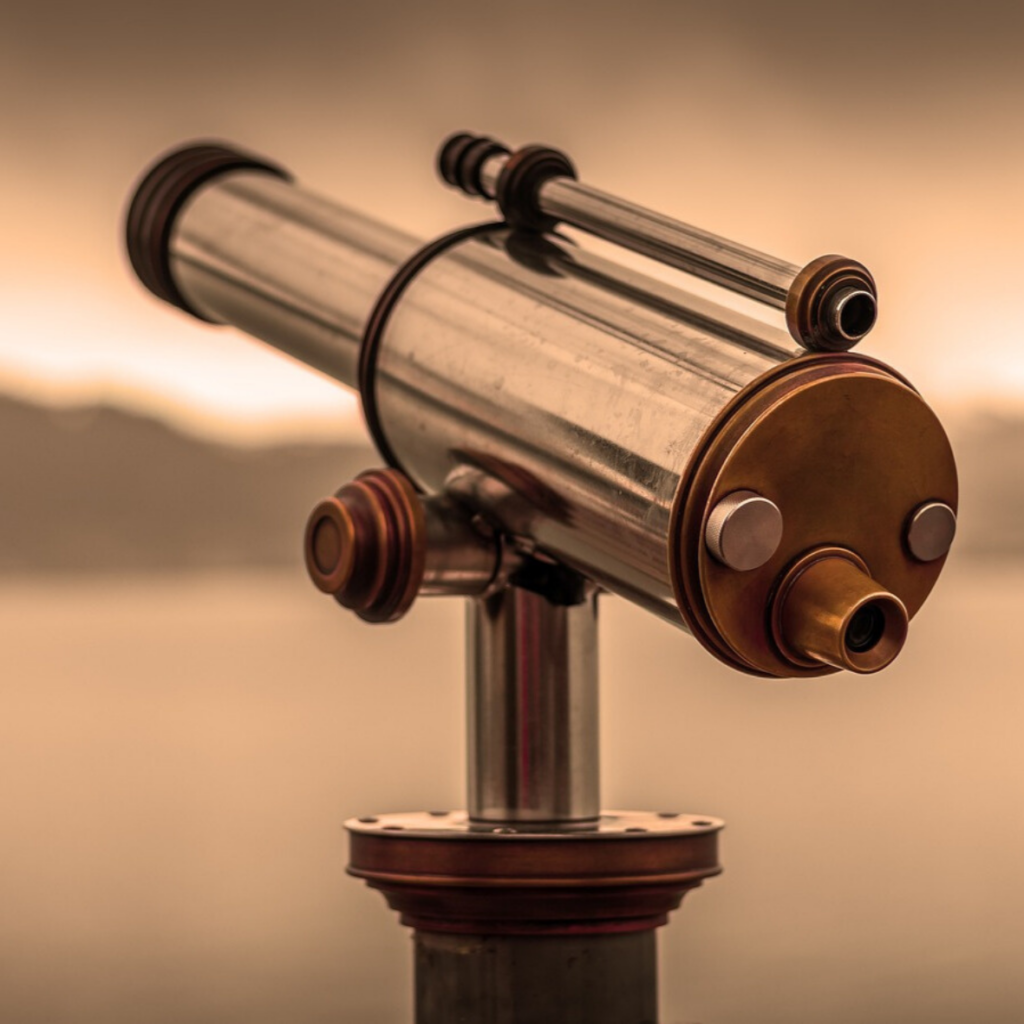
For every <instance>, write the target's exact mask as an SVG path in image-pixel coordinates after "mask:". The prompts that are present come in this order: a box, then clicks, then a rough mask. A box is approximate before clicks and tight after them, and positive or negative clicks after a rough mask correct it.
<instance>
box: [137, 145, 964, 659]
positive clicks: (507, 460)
mask: <svg viewBox="0 0 1024 1024" xmlns="http://www.w3.org/2000/svg"><path fill="white" fill-rule="evenodd" d="M195 148H196V147H189V148H187V149H185V150H181V151H178V152H176V153H174V154H171V155H170V156H169V157H166V158H165V159H164V160H163V161H161V162H160V163H158V164H157V165H156V167H155V168H154V169H152V170H151V172H150V173H149V175H148V176H147V177H146V178H145V180H144V181H143V183H142V185H141V186H140V188H139V190H138V192H137V194H136V197H135V199H134V201H133V204H132V208H131V210H130V212H129V217H128V249H129V254H130V255H131V257H132V262H133V265H134V266H135V267H136V269H137V270H138V271H139V276H140V277H141V278H142V279H143V281H144V282H145V283H147V284H148V285H149V286H150V288H151V290H153V291H154V292H155V293H156V294H158V295H159V296H160V297H161V298H164V299H166V300H168V301H171V302H174V303H175V304H176V305H179V306H181V307H182V308H185V309H186V310H188V311H190V312H192V313H194V314H196V315H198V316H200V317H201V318H204V319H207V320H210V321H214V322H218V323H224V324H232V325H234V326H236V327H238V328H240V329H242V330H243V331H246V332H247V333H249V334H252V335H254V336H255V337H257V338H261V339H262V340H264V341H266V342H268V343H269V344H271V345H273V346H274V347H276V348H278V349H280V350H281V351H283V352H285V353H287V354H289V355H291V356H293V357H295V358H297V359H300V360H301V361H303V362H304V363H306V364H308V365H309V366H312V367H314V368H316V369H318V370H320V371H322V372H324V373H326V374H328V375H329V376H331V377H333V378H334V379H336V380H338V381H340V382H341V383H343V384H346V385H347V386H350V387H356V386H358V387H359V389H360V392H361V395H362V399H363V406H364V411H365V412H366V414H367V419H368V421H369V423H370V425H371V428H372V430H373V432H374V436H375V439H376V440H377V441H378V445H379V446H380V447H381V449H382V451H383V452H385V454H386V456H387V457H388V460H389V461H390V462H391V463H392V465H394V466H395V467H396V468H399V469H401V470H402V471H404V472H405V473H406V474H407V475H408V476H409V477H410V478H411V480H412V481H413V483H414V484H415V485H416V486H417V487H418V488H419V489H420V490H421V491H423V492H425V493H427V494H438V493H445V494H448V495H449V496H450V497H452V498H453V499H454V500H456V501H458V502H460V503H463V504H465V505H466V506H467V507H468V508H470V509H471V510H472V511H473V512H474V513H475V514H478V515H480V516H482V517H483V518H484V519H486V520H487V521H488V522H489V523H490V524H491V525H492V526H493V527H495V528H497V529H498V530H500V531H501V533H502V534H503V535H505V536H506V537H507V538H509V541H510V542H511V543H512V544H514V545H515V546H516V547H517V548H518V549H519V550H520V551H522V552H525V553H528V554H535V555H536V556H537V557H540V558H547V559H553V560H555V561H557V562H559V563H561V564H562V565H564V566H566V567H568V568H569V569H572V570H575V571H576V572H578V573H580V574H582V575H583V576H585V577H586V578H588V579H590V580H593V581H594V582H595V583H597V584H598V585H599V586H600V587H602V588H604V589H606V590H609V591H612V592H615V593H618V594H620V595H622V596H624V597H626V598H627V599H629V600H631V601H634V602H635V603H637V604H639V605H640V606H642V607H644V608H646V609H648V610H650V611H652V612H654V613H655V614H658V615H659V616H661V617H663V618H665V619H667V620H669V621H671V622H673V623H674V624H676V625H679V626H682V627H683V628H685V629H688V630H689V631H691V632H692V633H694V635H695V636H697V638H698V639H699V640H700V641H701V642H702V643H703V644H704V645H705V646H706V647H707V648H708V649H709V650H711V651H712V652H713V653H714V654H715V655H716V656H718V657H719V658H721V659H722V660H724V661H726V662H727V663H729V664H731V665H733V666H734V667H737V668H740V669H742V670H744V671H748V672H753V673H756V674H762V675H774V676H786V675H813V674H819V673H822V672H826V671H834V670H835V668H837V667H845V668H851V669H853V670H855V671H874V670H875V669H877V668H880V667H883V664H887V663H888V661H890V660H891V659H892V657H895V654H896V653H897V652H898V650H899V646H900V643H901V642H902V632H901V630H902V631H903V632H905V619H904V620H903V622H902V625H901V623H900V621H898V619H899V616H898V615H897V614H896V613H895V612H893V611H892V609H897V608H898V609H905V614H906V616H908V617H909V616H912V615H913V614H915V613H916V611H917V609H918V608H919V607H920V605H921V604H922V603H923V601H924V599H925V597H926V596H927V594H928V592H929V591H930V589H931V587H932V586H933V584H934V582H935V580H936V579H937V577H938V573H939V571H940V569H941V566H942V563H943V560H944V558H943V556H944V554H945V551H944V550H942V551H941V552H939V553H937V554H935V555H934V557H932V554H931V552H929V557H928V558H927V559H922V558H920V557H917V556H915V555H914V554H913V552H912V551H911V550H910V548H909V547H908V543H907V539H906V532H907V525H906V524H907V523H909V522H912V521H915V522H916V520H914V519H913V517H914V513H915V511H916V510H919V509H921V508H923V507H925V506H927V505H929V503H932V504H935V503H938V504H940V505H942V506H943V507H944V508H946V510H947V512H948V514H949V515H950V516H953V515H954V513H955V508H956V473H955V467H954V465H953V461H952V453H951V451H950V449H949V445H948V441H947V440H946V438H945V434H944V433H943V431H942V429H941V426H940V425H939V424H938V421H937V420H936V419H935V417H934V415H933V414H932V413H931V411H930V410H929V409H928V407H927V405H925V403H924V402H923V401H922V400H921V399H920V396H918V395H917V393H916V392H915V391H914V390H913V389H912V388H911V387H910V386H909V385H908V384H907V383H906V382H905V381H904V380H903V379H902V378H900V377H899V376H898V375H897V374H895V373H894V372H893V371H891V370H889V369H888V368H887V367H885V366H883V365H882V364H880V363H878V362H876V361H875V360H871V359H868V358H866V357H860V356H854V355H851V354H849V353H816V354H805V355H802V356H801V357H799V358H794V351H793V345H792V343H791V341H790V339H789V338H788V336H787V335H786V334H784V333H783V332H782V331H778V330H773V329H771V328H768V327H766V326H764V325H762V324H760V323H759V322H757V321H754V320H752V319H750V318H746V317H743V316H741V315H740V314H737V313H732V312H728V311H726V310H724V309H722V308H721V307H718V306H716V305H715V304H714V303H709V302H707V301H706V300H698V299H696V298H694V297H693V296H691V295H688V294H687V293H686V292H683V291H681V290H679V289H677V288H674V287H672V286H670V285H668V284H665V283H662V282H660V281H656V280H653V279H651V278H649V277H647V276H646V275H643V274H640V273H638V272H635V271H633V270H629V269H627V268H624V267H622V266H620V265H618V264H616V263H614V262H612V261H611V260H608V259H604V258H602V257H600V256H597V255H595V254H593V253H589V252H587V251H586V250H585V249H583V248H582V247H579V246H576V245H573V244H571V243H568V242H566V241H564V240H562V239H559V238H557V237H553V236H550V235H544V234H542V233H539V232H537V231H527V230H517V229H516V228H514V227H512V226H509V225H507V224H505V225H490V226H483V227H481V228H479V229H475V230H470V231H465V232H459V233H455V234H453V235H451V236H448V237H446V238H445V239H442V240H440V241H439V242H437V243H433V244H432V245H431V246H429V247H427V248H425V249H419V248H418V247H417V243H416V241H415V240H414V239H413V238H411V237H410V236H408V235H406V234H404V233H402V232H399V231H396V230H394V229H392V228H389V227H386V226H384V225H382V224H379V223H377V222H376V221H373V220H371V219H369V218H367V217H364V216H362V215H360V214H357V213H354V212H352V211H349V210H346V209H344V208H343V207H340V206H338V205H336V204H334V203H332V202H329V201H326V200H324V199H321V198H318V197H315V196H313V195H310V194H309V193H307V192H305V191H303V190H302V189H300V188H299V187H297V186H296V185H294V184H292V183H291V182H290V180H288V178H287V177H286V176H285V175H284V174H283V173H282V172H279V171H277V170H276V169H274V168H272V167H270V165H266V164H263V163H261V162H259V161H256V160H253V161H252V162H251V163H249V164H244V163H243V164H239V162H238V159H237V154H235V158H234V159H233V160H232V159H228V158H227V157H222V164H221V166H220V168H219V169H217V170H215V171H214V172H213V173H210V174H208V175H206V176H205V177H202V176H201V175H197V174H196V173H194V172H193V173H184V172H182V171H181V168H182V167H183V166H184V167H186V168H188V167H192V166H193V164H194V163H195V160H194V158H190V157H189V153H191V152H192V151H193V150H194V149H195ZM207 148H209V147H207ZM223 152H224V153H234V152H235V151H231V150H223ZM190 159H191V161H192V162H191V163H190ZM207 163H209V161H207ZM197 178H198V179H200V180H197ZM488 180H490V179H488ZM154 181H155V182H156V184H155V185H154ZM161 245H162V248H161ZM158 257H159V258H158ZM161 259H162V260H163V263H161V262H160V260H161ZM154 267H155V268H156V270H154ZM157 271H159V272H157ZM154 281H156V282H157V285H158V286H157V287H154V284H153V282H154ZM168 281H169V282H170V283H171V285H172V286H173V287H167V282H168ZM161 283H162V287H161V286H160V285H161ZM736 495H740V496H741V500H737V499H736V497H735V496H736ZM918 518H920V517H918ZM946 546H947V547H948V544H947V545H946ZM917 547H918V550H921V549H922V548H921V545H918V546H917ZM825 554H828V555H829V556H830V557H829V560H828V561H826V562H825V563H824V568H821V567H818V568H814V570H813V573H812V575H811V576H808V577H807V579H811V578H812V577H813V579H814V581H815V583H814V587H813V588H809V587H808V586H806V585H804V584H803V583H801V582H800V579H799V577H800V574H801V573H803V572H805V571H810V569H809V567H810V566H811V565H812V564H813V565H817V563H818V562H819V561H821V559H822V558H824V557H825ZM843 559H846V560H847V561H848V562H849V563H850V564H851V565H853V566H855V567H856V570H857V572H859V573H861V574H862V576H863V579H864V581H865V582H863V585H860V584H858V586H859V587H860V589H857V588H852V589H851V586H850V585H847V583H846V582H844V581H846V580H848V579H849V578H851V576H850V573H849V572H846V573H845V574H844V572H842V571H840V570H841V569H843V567H844V566H845V565H846V564H847V563H846V562H844V561H843ZM857 579H860V577H857ZM878 581H881V583H879V582H878ZM783 584H784V585H783ZM882 584H884V586H883V585H882ZM855 590H856V594H857V595H863V594H867V595H876V597H871V601H874V600H876V599H877V601H878V602H881V603H884V604H885V608H886V609H888V611H887V612H886V615H883V616H882V620H883V621H884V623H886V624H888V625H886V626H885V630H883V632H885V631H886V630H887V631H888V633H887V636H886V637H882V636H879V637H874V638H873V639H872V645H874V644H875V643H877V645H878V650H879V651H883V650H884V651H886V652H888V653H887V655H886V657H885V658H881V657H879V656H877V652H876V654H875V655H872V656H870V657H869V656H868V655H867V654H865V653H864V652H863V651H862V650H861V649H860V648H857V650H856V651H855V650H854V649H853V648H849V650H847V646H848V645H846V638H847V635H848V631H849V629H850V624H851V617H852V616H854V615H855V613H859V614H860V616H861V618H860V619H858V622H860V621H862V620H865V619H864V617H865V616H867V617H870V616H871V615H872V614H873V611H872V609H871V608H870V607H869V608H868V610H867V611H863V608H862V606H863V605H864V604H865V601H867V600H868V599H867V598H863V599H862V597H861V596H850V595H854V591H855ZM780 594H781V595H783V597H782V598H780V597H779V595H780ZM785 595H793V596H792V597H791V598H788V597H786V596H785ZM886 595H894V596H895V598H896V600H895V601H892V602H889V601H888V597H887V596H886ZM782 600H791V601H792V602H793V603H792V605H791V607H789V608H788V609H787V608H782V607H779V602H780V601H782ZM886 602H888V603H886ZM869 604H870V602H869ZM796 608H799V609H802V610H801V611H800V612H799V614H796V613H794V611H793V609H796ZM879 614H880V615H881V612H879ZM808 618H814V619H815V621H816V625H815V627H814V628H810V627H809V626H808ZM818 620H820V621H818ZM865 621H866V620H865ZM872 621H873V620H872ZM849 635H850V636H854V635H856V636H858V637H859V636H860V633H859V632H857V630H854V631H853V632H852V633H849ZM896 635H899V642H889V641H891V640H892V637H893V636H896ZM809 637H813V642H812V641H811V640H809V639H807V638H809ZM870 637H873V634H870ZM870 637H869V638H870ZM883 641H885V642H883ZM861 642H862V641H861V640H858V641H857V643H861ZM823 652H826V653H823ZM837 652H838V653H837ZM847 655H849V656H847ZM854 655H856V656H854Z"/></svg>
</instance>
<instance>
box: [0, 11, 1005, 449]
mask: <svg viewBox="0 0 1024 1024" xmlns="http://www.w3.org/2000/svg"><path fill="white" fill-rule="evenodd" d="M691 8H692V9H691ZM1022 52H1024V5H1019V4H990V3H984V2H982V3H978V2H975V3H971V4H958V5H955V6H954V5H950V4H946V5H923V4H905V5H899V4H896V3H891V2H890V3H886V4H871V3H866V4H865V3H859V4H857V5H853V6H851V5H839V4H807V3H804V4H794V3H771V4H766V3H761V2H756V0H750V2H748V3H743V4H729V3H722V4H701V5H697V4H693V5H689V4H686V3H681V2H663V3H643V2H633V3H628V4H626V3H624V4H609V3H602V2H589V3H578V4H567V3H562V4H558V3H532V2H525V3H524V2H520V3H516V4H506V5H502V6H500V7H499V6H498V5H493V6H491V5H487V4H482V3H479V2H478V3H474V4H469V3H460V4H452V3H415V2H411V0H409V2H403V3H386V2H374V3H366V4H362V5H356V4H346V3H338V2H336V3H324V2H312V0H294V2H292V3H289V4H280V3H274V4H269V3H261V2H253V0H248V2H245V3H238V2H234V0H232V2H224V0H207V2H205V3H202V4H198V3H182V2H179V3H176V4H173V5H171V4H161V5H146V4H142V3H139V2H138V0H132V2H125V0H96V2H93V3H90V4H78V3H70V2H64V3H58V4H49V5H43V4H31V5H30V4H27V3H22V4H18V5H11V4H8V5H6V6H5V9H4V11H3V13H2V14H0V95H3V97H4V100H3V103H2V104H0V185H2V190H0V225H2V233H3V235H2V237H3V244H2V245H0V388H5V389H7V390H13V391H16V392H18V393H22V394H29V395H32V396H35V397H41V398H49V399H53V400H68V399H72V398H96V397H106V398H112V399H114V400H118V401H122V402H126V403H128V404H131V405H135V406H137V407H138V406H141V407H144V408H148V409H154V410H157V411H160V412H162V413H164V414H167V415H171V416H173V417H175V418H176V419H178V420H179V422H184V423H185V424H186V425H188V426H190V427H192V428H195V429H200V430H203V431H207V432H213V433H215V434H220V435H228V436H241V435H248V436H260V437H264V436H273V435H283V434H287V433H292V434H294V433H296V432H299V433H302V432H306V431H309V430H311V429H317V430H320V431H321V432H322V431H323V430H331V431H345V430H356V431H357V430H359V429H360V428H359V426H358V420H357V418H356V417H355V415H354V404H353V403H352V401H351V399H350V398H348V397H347V396H345V395H344V394H343V393H342V392H341V391H340V390H339V389H338V388H337V387H336V386H334V385H331V384H328V383H326V382H324V381H321V380H319V379H317V378H316V377H315V376H314V375H313V374H312V373H310V372H308V371H305V370H303V369H301V368H297V367H293V366H291V365H289V364H288V363H286V362H285V361H284V360H283V359H282V358H281V357H279V356H276V355H275V354H273V353H269V352H265V351H263V350H261V349H260V348H259V346H257V345H256V344H255V343H251V342H248V341H246V340H244V339H242V338H241V337H240V336H238V335H236V334H234V333H233V332H231V331H228V330H212V329H209V328H203V327H202V326H200V325H198V324H195V323H193V322H191V321H189V320H188V319H186V318H184V317H182V316H179V315H178V314H176V313H174V312H173V311H172V310H170V309H169V308H167V307H161V306H160V305H159V304H157V303H155V302H153V301H150V300H149V299H148V298H147V297H146V296H145V295H144V294H143V293H142V291H141V289H140V288H139V287H137V286H136V285H135V283H134V282H133V280H131V279H130V277H129V275H128V274H127V273H126V271H125V268H124V266H123V262H122V258H121V254H120V251H119V250H120V245H119V242H120V239H119V229H120V218H121V213H122V205H123V202H124V198H125V197H126V195H127V194H128V192H129V190H130V188H131V185H132V181H133V179H134V178H135V177H136V176H137V175H138V173H139V172H140V171H141V170H142V168H143V167H144V166H145V165H146V164H147V163H148V162H149V161H150V160H151V159H152V158H153V156H154V155H156V154H157V153H158V152H160V151H161V150H163V149H165V148H167V147H169V146H171V145H174V144H176V143H178V142H180V141H183V140H186V139H189V138H192V137H196V136H221V137H224V138H227V139H231V140H234V141H237V142H241V143H244V144H245V145H247V146H248V147H250V148H253V149H256V150H257V151H262V152H264V153H266V154H267V155H269V156H272V157H274V158H276V159H278V160H280V161H282V162H283V163H285V164H286V165H288V166H289V167H290V168H291V169H292V170H293V171H294V172H295V174H296V176H297V177H298V178H299V179H300V180H301V181H303V182H304V183H305V184H307V185H309V186H311V187H315V188H316V189H318V190H321V191H324V192H327V193H330V194H332V195H334V196H335V197H337V198H338V199H340V200H341V201H343V202H347V203H349V204H351V205H353V206H357V207H360V208H362V209H364V210H367V211H370V212H372V213H374V214H376V215H378V216H379V217H381V218H383V219H386V220H390V221H392V222H394V223H396V224H398V225H400V226H402V227H405V228H408V229H410V230H414V231H416V232H418V233H420V234H422V235H427V234H430V233H438V232H440V231H442V230H444V229H446V228H447V227H449V226H451V225H454V224H457V223H459V222H460V221H464V220H469V219H471V218H473V217H476V216H478V214H479V210H478V209H475V208H474V207H473V206H472V205H471V204H469V203H468V202H467V201H465V200H461V199H460V198H458V197H457V196H455V195H454V194H451V193H448V192H446V191H444V190H443V189H442V188H441V187H440V186H439V185H438V184H437V183H436V182H435V180H434V177H433V171H432V161H433V153H434V149H435V147H436V145H437V142H438V141H439V140H440V139H441V138H443V137H444V136H445V135H446V134H448V133H449V132H450V131H452V130H454V129H459V128H471V129H475V130H481V131H487V132H490V133H492V134H495V135H497V136H499V137H504V138H506V139H507V140H508V141H510V142H513V143H519V142H524V141H532V140H542V141H547V142H551V143H553V144H555V145H559V146H561V147H563V148H565V149H567V150H568V151H570V152H571V153H572V154H573V156H574V157H575V159H576V162H577V165H578V167H579V168H580V169H581V176H582V177H583V178H584V180H587V181H589V182H591V183H593V184H596V185H598V186H601V187H604V188H606V189H608V190H610V191H617V192H620V193H622V194H624V195H627V196H629V197H630V198H633V199H636V200H638V201H641V202H643V203H645V204H647V205H650V206H653V207H656V208H660V209H663V210H666V211H668V212H671V213H673V214H675V215H677V216H679V217H681V218H683V219H686V220H690V221H691V222H693V223H696V224H699V225H701V226H704V227H707V228H710V229H712V230H715V231H718V232H719V233H722V234H725V235H727V236H732V237H735V238H737V239H739V240H741V241H744V242H746V243H748V244H751V245H755V246H757V247H760V248H762V249H764V250H766V251H768V252H771V253H775V254H777V255H780V256H783V257H785V258H788V259H790V260H792V261H793V262H804V261H805V260H807V259H810V258H811V257H813V256H816V255H819V254H820V253H823V252H830V251H839V252H844V253H847V254H849V255H852V256H855V257H857V258H859V259H861V260H863V261H864V262H865V263H866V264H867V265H868V266H869V267H870V268H871V269H872V270H873V272H874V273H875V276H876V278H877V279H878V280H879V283H880V289H881V302H882V307H881V322H880V325H879V327H878V328H877V329H876V331H875V333H874V334H873V335H872V337H871V339H870V340H869V342H868V343H867V345H866V346H865V350H866V351H870V352H872V353H874V354H877V355H879V356H881V357H882V358H884V359H887V360H889V361H891V362H893V363H895V364H896V365H897V366H898V367H899V368H900V369H902V370H904V371H905V372H906V373H907V374H908V375H909V376H910V377H911V378H912V379H913V380H914V381H915V382H916V383H917V384H918V385H919V386H920V387H921V388H922V390H924V391H925V393H926V394H927V395H928V396H929V397H930V398H932V399H933V400H935V401H936V402H938V403H939V404H940V405H943V406H945V407H947V408H952V407H954V406H965V405H969V406H970V405H974V406H976V405H983V406H985V407H992V406H995V405H998V406H1011V407H1017V406H1021V407H1024V345H1022V341H1024V326H1022V322H1021V317H1020V313H1019V310H1018V308H1017V306H1018V302H1019V299H1018V294H1019V288H1018V287H1017V279H1018V275H1019V273H1020V269H1019V268H1020V264H1021V262H1022V261H1021V257H1020V254H1019V251H1018V250H1019V240H1020V238H1021V237H1022V235H1024V206H1022V204H1021V203H1020V201H1019V198H1018V197H1019V192H1020V182H1021V181H1022V180H1024V131H1022V130H1021V124H1020V111H1021V109H1022V100H1024V61H1022V60H1021V56H1020V55H1021V53H1022Z"/></svg>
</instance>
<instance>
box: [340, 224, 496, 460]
mask: <svg viewBox="0 0 1024 1024" xmlns="http://www.w3.org/2000/svg"><path fill="white" fill-rule="evenodd" d="M506 226H507V225H506V224H505V223H504V222H503V221H488V222H487V223H484V224H472V225H470V226H469V227H465V228H459V229H458V230H457V231H452V232H449V233H448V234H447V235H443V236H442V237H441V238H437V239H435V240H434V241H433V242H429V243H428V244H427V245H425V246H423V248H422V249H420V250H418V251H417V252H415V253H413V255H412V256H410V257H409V259H407V260H406V261H405V263H403V264H402V265H401V266H400V267H399V268H398V270H397V271H395V274H394V276H393V277H392V278H391V280H390V281H389V282H388V284H387V287H386V288H385V289H384V291H383V292H381V294H380V298H379V299H377V302H376V304H375V305H374V307H373V312H372V313H371V314H370V318H369V320H367V321H366V330H364V331H363V339H362V343H361V344H360V346H359V395H360V398H361V399H362V407H363V418H364V419H365V420H366V426H367V429H368V430H369V431H370V436H371V437H372V438H373V443H374V444H375V445H376V446H377V451H378V452H380V454H381V457H382V458H383V459H384V461H385V462H386V463H387V464H388V465H389V466H391V467H392V468H393V469H397V470H401V471H402V472H403V473H404V472H405V470H404V469H403V468H402V464H401V462H399V460H398V456H397V455H395V452H394V450H393V449H392V447H391V445H390V444H388V439H387V438H386V437H385V436H384V430H383V428H382V426H381V422H380V416H379V412H378V409H377V391H376V376H377V355H378V352H379V351H380V344H381V341H382V340H383V337H384V328H385V327H386V326H387V322H388V317H389V316H390V315H391V311H392V310H393V309H394V308H395V304H396V303H397V302H398V300H399V299H400V298H401V297H402V293H403V292H404V291H405V289H406V288H407V287H408V286H409V285H410V283H411V282H412V281H413V279H414V278H415V277H416V275H417V274H418V273H419V272H420V271H421V270H422V269H423V268H424V267H425V266H426V265H427V264H428V263H430V261H431V260H433V259H434V257H435V256H439V255H440V254H441V253H443V252H444V251H445V250H446V249H449V248H451V247H452V246H453V245H457V244H458V243H459V242H462V241H464V240H465V239H467V238H472V237H473V236H474V235H482V234H486V233H487V232H488V231H494V230H496V229H497V228H503V227H506ZM406 476H409V474H408V473H406Z"/></svg>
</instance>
